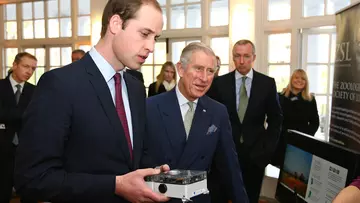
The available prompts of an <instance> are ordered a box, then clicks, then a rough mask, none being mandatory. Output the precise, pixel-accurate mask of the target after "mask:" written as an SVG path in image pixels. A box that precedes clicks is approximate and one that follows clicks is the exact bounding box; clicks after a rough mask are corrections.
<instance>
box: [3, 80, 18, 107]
mask: <svg viewBox="0 0 360 203" xmlns="http://www.w3.org/2000/svg"><path fill="white" fill-rule="evenodd" d="M9 77H10V76H8V77H6V82H5V91H4V92H5V95H4V98H7V99H8V100H9V102H10V103H11V104H13V105H14V106H16V100H15V93H14V89H13V88H12V86H11V83H10V79H9Z"/></svg>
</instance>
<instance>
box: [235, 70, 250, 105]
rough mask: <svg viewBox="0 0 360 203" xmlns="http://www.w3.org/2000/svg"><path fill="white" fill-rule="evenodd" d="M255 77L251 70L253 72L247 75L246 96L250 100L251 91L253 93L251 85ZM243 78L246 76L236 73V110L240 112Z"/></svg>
mask: <svg viewBox="0 0 360 203" xmlns="http://www.w3.org/2000/svg"><path fill="white" fill-rule="evenodd" d="M253 76H254V71H253V69H252V68H251V70H250V71H249V72H248V73H247V74H246V77H247V78H246V80H245V89H246V94H247V96H248V98H250V91H251V83H252V80H253ZM242 77H244V75H241V74H240V73H239V72H238V71H235V83H236V89H235V91H236V92H235V94H236V109H237V110H239V109H238V108H239V102H240V88H241V86H242Z"/></svg>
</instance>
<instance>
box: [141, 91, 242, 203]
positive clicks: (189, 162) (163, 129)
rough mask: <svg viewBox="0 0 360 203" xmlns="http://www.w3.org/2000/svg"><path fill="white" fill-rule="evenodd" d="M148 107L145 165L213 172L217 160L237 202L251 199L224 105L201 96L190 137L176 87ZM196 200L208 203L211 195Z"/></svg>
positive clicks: (149, 101)
mask: <svg viewBox="0 0 360 203" xmlns="http://www.w3.org/2000/svg"><path fill="white" fill-rule="evenodd" d="M146 107H147V108H146V110H147V137H146V139H145V140H146V142H145V145H144V150H145V153H144V159H143V164H144V166H146V167H154V166H160V165H162V164H168V165H169V166H170V168H171V169H185V170H201V171H209V170H210V166H211V164H212V162H213V161H215V162H217V163H219V164H218V165H219V166H221V167H220V169H219V170H220V171H221V175H222V177H223V180H224V181H226V183H227V185H229V188H230V189H231V190H232V191H233V194H234V196H233V198H232V200H233V203H246V202H248V199H247V195H246V192H245V189H244V186H243V180H242V175H241V169H240V166H239V162H238V158H237V153H236V150H235V145H234V142H233V140H232V136H231V126H230V123H229V117H228V115H227V111H226V108H225V106H224V105H222V104H219V103H218V102H216V101H214V100H212V99H210V98H209V97H207V96H203V97H201V98H199V100H198V103H197V106H196V111H195V115H194V118H193V122H192V127H191V129H190V133H189V136H188V140H186V133H185V128H184V123H183V120H182V116H181V111H180V106H179V102H178V99H177V96H176V91H175V88H174V89H173V90H171V91H169V92H165V93H162V94H159V95H156V96H153V97H150V98H148V99H147V102H146ZM211 126H215V128H214V127H213V128H210V127H211ZM211 129H212V130H211ZM214 129H215V130H214ZM209 130H210V131H209ZM210 192H211V191H210ZM193 200H194V202H195V203H197V202H199V203H206V202H210V197H209V195H201V196H198V197H197V198H196V197H195V198H194V199H193ZM171 202H180V201H179V200H171Z"/></svg>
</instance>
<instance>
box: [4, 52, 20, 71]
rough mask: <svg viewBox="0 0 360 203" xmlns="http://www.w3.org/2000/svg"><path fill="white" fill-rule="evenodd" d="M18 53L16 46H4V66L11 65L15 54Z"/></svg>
mask: <svg viewBox="0 0 360 203" xmlns="http://www.w3.org/2000/svg"><path fill="white" fill-rule="evenodd" d="M17 53H18V49H17V48H6V49H5V60H6V62H5V64H6V66H9V67H12V64H13V62H14V59H15V56H16V54H17Z"/></svg>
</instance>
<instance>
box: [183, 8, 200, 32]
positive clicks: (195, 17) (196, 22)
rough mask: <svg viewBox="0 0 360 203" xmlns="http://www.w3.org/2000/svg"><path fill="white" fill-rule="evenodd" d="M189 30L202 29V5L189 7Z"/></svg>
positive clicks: (187, 19)
mask: <svg viewBox="0 0 360 203" xmlns="http://www.w3.org/2000/svg"><path fill="white" fill-rule="evenodd" d="M186 27H187V28H200V27H201V6H200V4H195V5H189V6H187V18H186Z"/></svg>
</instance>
